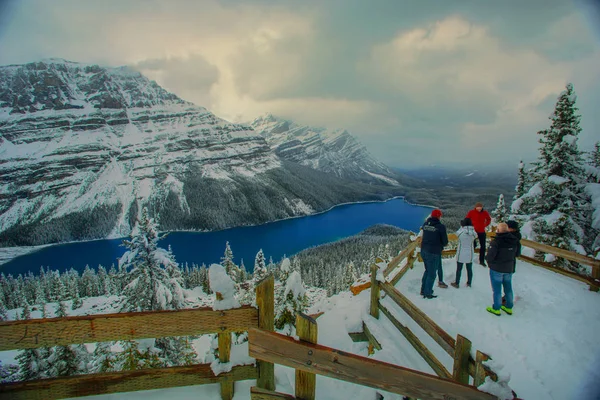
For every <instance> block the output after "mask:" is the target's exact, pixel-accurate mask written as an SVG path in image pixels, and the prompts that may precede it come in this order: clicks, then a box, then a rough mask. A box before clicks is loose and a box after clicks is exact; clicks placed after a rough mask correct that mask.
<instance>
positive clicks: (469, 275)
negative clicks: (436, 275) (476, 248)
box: [456, 262, 473, 285]
mask: <svg viewBox="0 0 600 400" xmlns="http://www.w3.org/2000/svg"><path fill="white" fill-rule="evenodd" d="M466 264H467V285H471V282H473V263H466ZM462 267H463V263H461V262H457V263H456V283H457V284H460V275H461V274H462Z"/></svg>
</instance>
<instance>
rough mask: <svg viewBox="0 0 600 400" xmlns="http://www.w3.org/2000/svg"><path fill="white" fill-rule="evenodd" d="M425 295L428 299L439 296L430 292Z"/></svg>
mask: <svg viewBox="0 0 600 400" xmlns="http://www.w3.org/2000/svg"><path fill="white" fill-rule="evenodd" d="M423 297H425V298H426V299H435V298H436V297H437V296H436V295H435V294H428V295H427V296H423ZM498 312H500V311H498Z"/></svg>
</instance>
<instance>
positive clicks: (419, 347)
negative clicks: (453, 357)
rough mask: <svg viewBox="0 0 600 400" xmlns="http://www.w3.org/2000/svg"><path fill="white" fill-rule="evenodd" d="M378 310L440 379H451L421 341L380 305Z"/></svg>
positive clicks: (444, 368) (450, 375)
mask: <svg viewBox="0 0 600 400" xmlns="http://www.w3.org/2000/svg"><path fill="white" fill-rule="evenodd" d="M379 308H380V309H381V311H382V312H383V314H384V315H385V316H386V317H387V318H388V319H389V320H390V322H391V323H392V324H393V325H394V326H395V327H396V328H397V329H398V330H399V331H400V333H402V335H404V337H405V338H406V340H408V342H409V343H410V344H411V345H412V346H413V347H414V348H415V350H416V351H417V353H419V355H420V356H421V357H423V360H425V362H426V363H427V364H429V366H430V367H431V369H433V371H434V372H435V373H436V374H437V376H439V377H440V378H445V379H452V374H450V372H449V371H448V370H447V369H446V367H444V365H443V364H442V363H441V362H440V360H438V359H437V357H436V356H434V355H433V353H432V352H431V351H429V349H428V348H427V346H425V345H424V344H423V342H421V340H420V339H419V338H418V337H417V336H416V335H415V334H414V333H413V332H412V331H411V330H410V329H409V328H408V327H406V326H404V325H402V323H401V322H400V321H398V320H397V319H396V317H394V316H393V315H392V313H391V312H390V311H389V310H388V309H387V308H386V307H385V306H384V305H382V304H379Z"/></svg>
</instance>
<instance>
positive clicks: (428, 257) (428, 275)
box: [421, 251, 442, 296]
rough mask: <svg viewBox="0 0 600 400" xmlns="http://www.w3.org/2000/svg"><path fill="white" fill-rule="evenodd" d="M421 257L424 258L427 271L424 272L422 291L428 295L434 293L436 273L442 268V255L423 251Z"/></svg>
mask: <svg viewBox="0 0 600 400" xmlns="http://www.w3.org/2000/svg"><path fill="white" fill-rule="evenodd" d="M421 258H423V264H425V272H423V278H422V279H421V293H423V295H424V296H428V295H431V294H433V282H434V281H435V273H436V272H437V271H439V270H440V268H441V264H442V255H441V254H432V253H427V252H424V251H421Z"/></svg>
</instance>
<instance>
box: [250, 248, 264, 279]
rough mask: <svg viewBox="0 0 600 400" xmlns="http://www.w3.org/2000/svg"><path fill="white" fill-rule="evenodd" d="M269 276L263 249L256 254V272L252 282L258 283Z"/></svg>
mask: <svg viewBox="0 0 600 400" xmlns="http://www.w3.org/2000/svg"><path fill="white" fill-rule="evenodd" d="M265 276H267V266H266V264H265V254H264V253H263V251H262V249H260V250H259V251H258V253H256V258H255V259H254V272H253V277H252V280H253V281H254V282H255V283H256V282H259V281H262V280H263V278H264V277H265Z"/></svg>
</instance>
